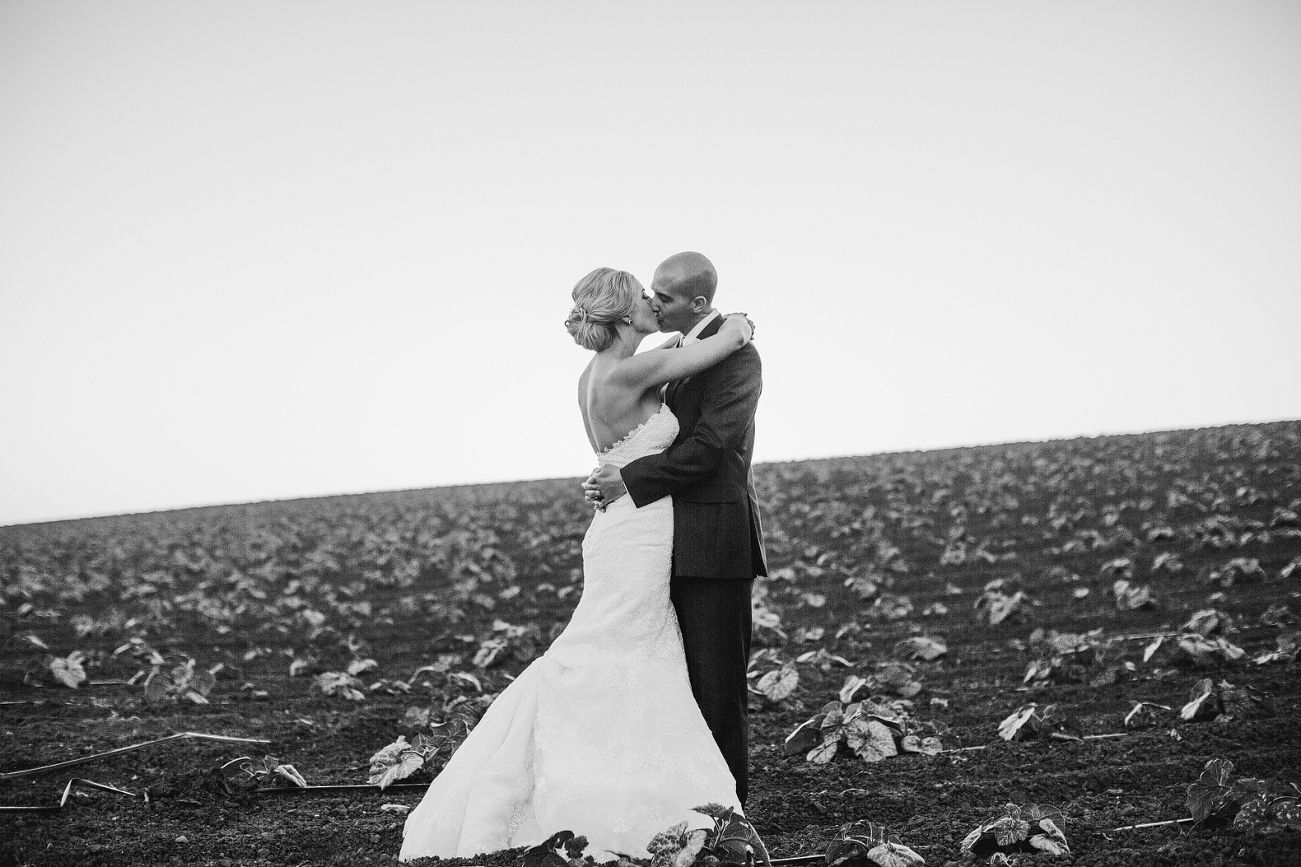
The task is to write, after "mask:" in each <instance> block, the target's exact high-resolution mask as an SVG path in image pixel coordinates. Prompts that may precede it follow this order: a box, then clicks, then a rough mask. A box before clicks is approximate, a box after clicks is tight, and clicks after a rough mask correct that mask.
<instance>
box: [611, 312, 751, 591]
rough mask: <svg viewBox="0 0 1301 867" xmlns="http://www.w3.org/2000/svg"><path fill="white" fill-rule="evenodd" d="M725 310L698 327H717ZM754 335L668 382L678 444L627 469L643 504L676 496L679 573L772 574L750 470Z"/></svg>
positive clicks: (709, 331)
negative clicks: (702, 367) (725, 354)
mask: <svg viewBox="0 0 1301 867" xmlns="http://www.w3.org/2000/svg"><path fill="white" fill-rule="evenodd" d="M722 324H723V319H722V317H721V316H720V317H717V318H715V319H714V320H713V321H712V322H710V323H709V324H708V325H706V326H705V328H704V330H702V331H701V332H700V337H701V339H704V338H706V337H709V336H711V335H713V334H715V333H717V331H718V329H719V328H721V327H722ZM762 373H763V371H762V365H761V364H760V362H759V352H758V351H757V350H756V349H755V348H754V344H753V343H747V344H746V345H745V346H743V347H741V348H740V349H738V350H737V351H736V352H734V353H732V354H731V355H729V356H728V357H727V358H724V359H723V360H722V361H720V362H719V363H718V364H716V365H714V366H713V367H711V368H709V369H708V370H706V371H704V372H703V373H698V374H696V375H695V376H690V377H687V378H686V379H680V380H677V381H675V382H671V383H669V387H668V391H667V393H666V395H665V400H666V402H667V403H668V405H669V409H671V410H673V414H674V415H676V416H677V418H678V425H679V431H678V436H677V439H675V440H674V441H673V445H672V446H671V447H670V448H669V449H668V450H667V451H665V452H662V453H660V454H658V455H647V456H646V457H644V458H639V459H638V460H635V461H633V462H632V463H630V464H628V465H627V466H625V467H624V468H623V469H622V470H621V475H622V477H623V483H624V485H625V486H626V487H627V488H628V495H629V496H630V497H632V500H633V502H634V503H635V504H636V505H637V506H638V507H641V506H644V505H646V504H647V503H653V502H655V501H656V500H658V499H660V498H661V497H665V496H668V495H670V494H671V495H672V496H673V575H674V577H677V578H743V579H746V580H749V579H752V578H754V577H755V576H756V575H767V574H768V565H767V561H766V560H765V558H764V547H763V526H762V524H761V523H760V520H759V506H758V499H757V497H756V495H755V491H754V483H753V480H752V479H751V478H750V459H751V457H752V456H753V454H754V413H755V409H757V408H758V406H759V393H760V392H761V391H763V376H762Z"/></svg>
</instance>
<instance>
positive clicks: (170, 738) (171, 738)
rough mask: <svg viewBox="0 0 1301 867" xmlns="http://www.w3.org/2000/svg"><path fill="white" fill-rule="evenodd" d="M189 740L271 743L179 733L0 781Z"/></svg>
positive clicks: (12, 774) (1, 777)
mask: <svg viewBox="0 0 1301 867" xmlns="http://www.w3.org/2000/svg"><path fill="white" fill-rule="evenodd" d="M190 738H199V739H201V740H208V741H223V742H225V743H240V744H269V743H271V741H269V740H264V739H262V738H237V737H232V736H230V735H209V734H204V733H203V732H180V733H179V734H174V735H168V736H167V737H165V738H158V739H157V740H152V741H145V742H144V743H142V744H132V745H131V746H129V747H118V748H117V749H115V750H109V751H108V752H106V753H96V754H95V755H93V756H82V757H81V758H79V759H68V760H67V761H66V762H55V763H54V764H52V765H42V766H41V767H39V768H24V769H23V770H21V771H9V772H8V773H4V774H0V780H12V779H14V778H16V777H30V776H34V775H36V774H43V773H45V772H46V771H57V770H60V769H62V768H70V767H72V766H74V765H84V764H86V763H87V762H93V761H95V760H97V759H103V758H107V757H108V756H116V755H119V754H121V753H129V752H131V751H132V750H140V749H144V748H145V747H152V746H154V745H155V744H161V743H166V742H167V741H175V740H186V739H190Z"/></svg>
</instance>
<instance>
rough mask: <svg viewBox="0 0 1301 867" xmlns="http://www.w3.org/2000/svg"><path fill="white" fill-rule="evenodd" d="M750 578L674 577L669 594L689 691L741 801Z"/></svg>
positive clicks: (746, 756)
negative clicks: (680, 637) (682, 650)
mask: <svg viewBox="0 0 1301 867" xmlns="http://www.w3.org/2000/svg"><path fill="white" fill-rule="evenodd" d="M753 583H754V582H753V580H744V579H736V578H731V579H728V578H679V577H674V578H673V580H672V582H671V583H670V585H669V598H670V599H671V600H672V601H673V607H674V609H675V610H676V611H677V614H678V624H679V625H680V626H681V628H682V644H683V646H684V647H685V649H686V656H687V673H688V674H689V675H690V677H691V692H692V694H693V695H694V696H695V697H696V704H698V705H700V712H701V714H702V715H703V716H704V717H705V722H706V723H707V724H708V725H709V730H710V731H711V732H712V733H713V735H714V741H715V742H717V744H718V748H719V750H720V751H721V752H722V753H723V758H724V759H725V760H726V761H727V766H728V768H730V769H731V771H732V776H733V778H735V780H736V797H737V799H738V800H739V801H740V802H741V805H742V806H744V805H745V797H746V794H747V791H748V788H749V785H748V778H749V774H748V763H749V750H748V744H749V717H748V713H747V710H746V703H747V700H748V689H747V686H748V685H747V682H746V678H745V671H746V667H747V666H748V665H749V662H750V630H751V616H750V589H751V585H752V584H753Z"/></svg>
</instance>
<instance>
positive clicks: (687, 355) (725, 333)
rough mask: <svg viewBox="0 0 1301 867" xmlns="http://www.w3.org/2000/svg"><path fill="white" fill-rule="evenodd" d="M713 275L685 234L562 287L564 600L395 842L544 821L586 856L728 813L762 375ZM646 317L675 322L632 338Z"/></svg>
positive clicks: (430, 844) (755, 551)
mask: <svg viewBox="0 0 1301 867" xmlns="http://www.w3.org/2000/svg"><path fill="white" fill-rule="evenodd" d="M717 283H718V276H717V273H716V272H715V270H714V266H713V265H712V264H711V263H710V261H709V260H708V259H706V258H705V257H704V256H702V255H701V254H699V253H692V252H686V253H678V254H677V255H675V256H671V257H669V258H668V259H666V260H665V261H664V262H663V263H662V264H661V265H660V266H659V267H658V268H657V269H656V270H655V277H654V280H653V281H652V283H651V290H652V291H651V292H650V293H647V292H646V291H645V290H644V289H643V288H642V285H641V284H640V283H639V282H638V281H637V278H635V277H633V276H632V275H631V274H629V273H627V272H626V271H616V270H613V269H611V268H598V269H597V270H595V271H593V272H592V273H590V274H588V275H587V276H586V277H584V278H583V279H582V280H580V281H579V282H578V285H576V286H575V287H574V291H573V300H574V306H573V309H572V310H571V311H570V313H569V317H568V318H567V319H566V320H565V328H566V329H568V331H569V333H570V335H572V336H573V338H574V341H575V342H576V343H577V344H578V345H579V346H581V347H583V348H584V349H587V350H590V351H591V352H592V353H593V355H592V359H591V361H590V362H589V363H588V365H587V368H586V369H585V370H584V371H583V374H582V376H580V377H579V380H578V407H579V411H580V412H581V414H582V418H583V427H584V429H585V431H586V433H587V438H588V440H589V441H590V442H591V445H592V449H593V451H595V452H596V460H597V468H596V469H595V470H593V471H592V474H591V475H590V476H589V477H588V479H587V481H586V482H584V484H583V487H584V489H585V491H584V496H585V497H586V498H587V500H588V502H589V503H591V504H592V505H593V507H594V513H593V517H592V523H591V526H590V527H589V528H588V530H587V534H586V535H585V536H584V538H583V593H582V598H581V599H580V600H579V603H578V606H577V608H576V609H575V610H574V614H573V617H572V619H571V620H570V621H569V624H568V625H567V626H566V627H565V629H564V631H563V632H562V633H561V634H560V635H559V636H558V637H557V638H556V640H555V641H554V642H553V643H552V644H551V646H550V647H549V648H548V649H547V651H546V652H545V653H544V654H542V656H540V657H538V658H537V659H535V660H534V661H533V662H532V663H530V664H529V666H528V667H527V668H526V669H525V670H524V671H523V672H521V673H520V675H519V677H517V678H516V679H515V680H514V681H513V682H511V683H510V684H509V685H508V686H507V687H506V689H504V690H503V691H502V692H501V694H500V695H499V696H498V697H497V699H496V700H495V701H494V702H493V703H492V705H491V706H490V707H489V708H488V710H487V712H486V713H485V714H484V715H483V718H482V719H481V720H480V721H479V723H478V725H477V726H475V728H474V730H473V731H471V732H470V735H469V737H468V738H467V739H466V740H465V742H464V743H462V744H461V746H460V748H459V749H458V750H457V751H456V752H455V753H454V754H453V755H452V757H451V759H450V760H449V761H448V763H447V765H446V767H445V768H444V769H443V770H442V772H440V773H439V774H438V776H437V777H436V778H435V779H434V781H433V782H432V783H431V784H430V786H429V789H428V791H427V792H426V793H425V796H424V799H423V800H422V801H421V802H420V804H419V805H418V806H417V807H416V808H415V809H414V810H412V811H411V814H410V815H409V816H408V817H407V820H406V827H405V831H404V839H403V843H402V851H401V854H400V855H399V860H402V861H406V860H409V859H413V858H419V857H424V856H431V855H437V856H441V857H444V858H448V857H468V856H471V855H478V854H481V853H485V852H495V851H499V850H502V849H509V848H515V847H519V846H532V845H535V844H537V843H540V842H542V841H543V840H545V839H546V838H548V837H549V836H551V835H552V834H553V833H555V832H556V831H560V830H571V831H573V832H574V833H576V834H581V835H584V836H586V837H587V838H588V844H589V850H588V851H589V852H591V853H592V854H593V855H595V856H596V857H598V858H601V859H608V858H612V857H614V855H615V854H616V853H617V854H623V855H628V856H631V857H634V858H646V857H648V853H647V851H646V844H647V843H649V842H650V840H651V838H652V837H653V836H654V835H655V834H657V833H659V832H660V831H663V830H665V829H667V828H669V827H670V826H672V825H675V824H678V823H680V822H684V821H685V822H687V823H688V827H689V828H697V827H709V826H710V825H711V820H710V819H709V817H707V816H704V815H702V814H700V813H696V812H693V810H692V808H693V807H695V806H698V805H703V804H708V803H714V804H719V805H722V806H725V807H732V808H733V809H735V810H736V811H737V812H741V809H742V807H743V806H744V804H745V800H746V792H747V773H746V764H747V719H746V692H747V690H746V676H745V674H746V667H747V664H748V662H749V655H750V591H751V585H752V584H753V581H754V578H755V576H756V575H766V574H767V567H766V562H765V559H764V547H763V530H762V526H761V524H760V520H759V510H758V504H757V499H756V496H755V492H754V485H753V482H752V479H751V477H750V460H751V456H752V454H753V452H754V415H755V410H756V408H757V407H758V403H759V393H760V391H761V390H762V377H761V367H760V362H759V353H758V352H757V351H756V349H755V347H754V344H753V342H751V338H752V336H753V333H754V329H753V325H752V324H751V323H750V322H749V320H748V319H747V318H746V316H745V314H733V315H730V316H721V315H720V314H719V312H718V311H717V310H715V309H714V307H713V301H714V290H715V287H716V286H717ZM656 331H663V332H666V333H675V336H674V337H672V338H671V339H670V340H668V341H667V342H665V343H663V344H662V345H660V346H659V347H657V348H655V349H652V350H649V351H646V352H637V349H638V348H639V347H640V345H641V343H642V340H643V339H644V338H645V337H646V336H647V335H650V334H652V333H654V332H656ZM677 335H680V336H677Z"/></svg>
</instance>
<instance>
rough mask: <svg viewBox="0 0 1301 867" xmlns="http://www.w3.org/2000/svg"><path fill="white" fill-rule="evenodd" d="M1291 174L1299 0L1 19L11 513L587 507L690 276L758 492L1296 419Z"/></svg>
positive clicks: (278, 5)
mask: <svg viewBox="0 0 1301 867" xmlns="http://www.w3.org/2000/svg"><path fill="white" fill-rule="evenodd" d="M1299 155H1301V3H1296V2H1287V0H1280V2H1272V3H1262V2H1250V0H1223V2H1213V3H1207V2H1196V0H1171V2H1159V3H1158V2H1136V0H1123V2H1111V3H1108V2H1100V0H1087V2H1082V0H1079V2H1061V3H1042V2H1031V0H1027V2H1015V3H1007V2H999V3H996V2H980V3H965V2H964V3H958V2H953V3H935V2H930V3H917V2H892V3H881V2H857V0H856V2H847V3H829V2H821V3H819V2H809V3H793V2H782V3H763V2H710V3H696V2H683V3H665V2H656V3H644V4H628V3H618V4H612V3H596V2H593V3H556V2H547V3H535V2H519V3H439V2H419V3H396V2H364V3H363V2H351V3H339V2H325V0H307V2H283V0H271V2H243V3H241V2H222V3H176V2H172V0H162V2H151V3H146V2H130V0H119V2H113V3H96V2H52V0H23V2H16V0H0V407H2V408H3V409H2V412H3V416H2V418H0V524H7V523H21V522H27V521H35V520H42V519H50V518H59V517H72V516H82V515H92V514H110V513H119V512H127V511H141V510H151V509H161V508H170V507H178V506H188V505H201V504H209V503H221V502H244V501H250V500H260V499H278V498H287V497H297V496H312V495H323V494H337V493H350V492H359V491H371V490H384V489H397V488H416V487H426V486H432V485H443V484H453V483H462V482H476V481H495V480H509V479H522V478H540V477H556V476H575V477H577V476H581V475H583V474H584V473H586V471H587V470H588V469H589V468H590V466H591V464H592V456H591V454H590V451H589V447H588V445H587V439H586V437H585V436H584V435H583V431H582V428H581V422H580V419H579V415H578V410H577V406H576V402H575V397H574V391H575V389H574V383H575V380H576V377H577V376H578V374H579V372H580V371H581V370H582V368H583V366H584V364H585V363H586V361H587V354H586V353H585V352H584V351H583V350H581V349H579V348H578V347H576V346H575V345H574V344H573V343H572V341H570V339H569V337H568V335H566V333H565V331H564V329H563V328H562V325H561V323H562V321H563V319H564V317H565V314H566V313H567V311H568V309H569V306H570V300H569V292H570V290H571V288H572V287H573V284H574V283H575V282H576V281H577V280H578V279H579V278H580V277H582V276H583V275H584V274H585V273H587V272H588V271H589V270H591V269H592V268H594V267H597V266H600V265H609V266H613V267H618V268H624V269H627V270H630V271H632V272H633V273H635V274H637V275H638V276H639V277H641V278H642V280H643V281H644V282H647V283H649V280H650V276H651V274H652V272H653V271H654V268H655V265H656V264H657V263H658V262H659V261H660V260H661V259H663V258H664V257H665V256H667V255H669V254H671V253H674V252H677V251H679V250H683V249H694V250H699V251H701V252H703V253H705V254H706V255H708V256H709V257H710V258H711V259H712V260H713V261H714V263H715V265H716V266H717V268H718V271H719V274H720V286H719V294H718V298H717V301H718V303H719V306H720V307H722V308H723V309H725V310H738V309H739V310H746V311H748V312H749V313H750V314H751V316H752V317H753V318H754V319H755V320H756V322H757V323H758V345H759V348H760V350H761V352H762V353H763V358H764V379H765V383H764V385H765V387H764V396H763V400H762V402H761V405H760V413H759V420H758V425H759V435H758V447H757V453H756V457H757V459H758V460H761V461H773V460H787V459H796V458H807V457H819V456H829V455H845V454H866V453H873V452H880V451H894V450H904V449H927V448H935V447H942V446H953V445H971V444H978V443H990V442H1005V441H1019V440H1030V439H1045V438H1056V437H1068V436H1077V435H1082V434H1097V433H1119V432H1130V431H1144V430H1156V429H1167V428H1180V427H1194V426H1203V425H1213V424H1222V423H1226V422H1233V421H1265V420H1272V419H1280V418H1298V417H1301V374H1299V373H1298V358H1301V356H1299V355H1298V339H1299V338H1298V334H1299V332H1298V323H1301V156H1299ZM575 495H576V496H577V495H578V494H577V489H576V493H575Z"/></svg>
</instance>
